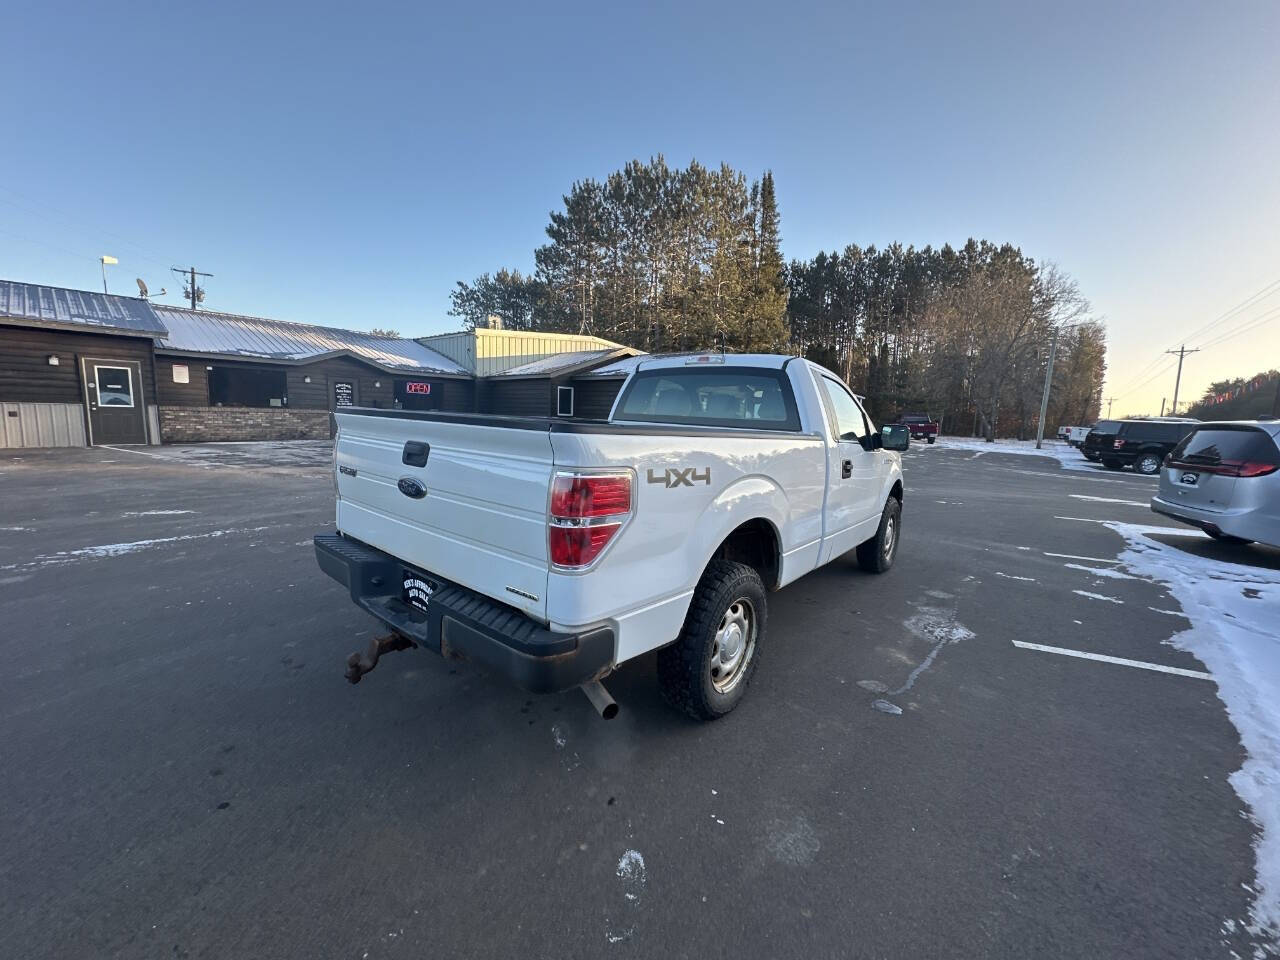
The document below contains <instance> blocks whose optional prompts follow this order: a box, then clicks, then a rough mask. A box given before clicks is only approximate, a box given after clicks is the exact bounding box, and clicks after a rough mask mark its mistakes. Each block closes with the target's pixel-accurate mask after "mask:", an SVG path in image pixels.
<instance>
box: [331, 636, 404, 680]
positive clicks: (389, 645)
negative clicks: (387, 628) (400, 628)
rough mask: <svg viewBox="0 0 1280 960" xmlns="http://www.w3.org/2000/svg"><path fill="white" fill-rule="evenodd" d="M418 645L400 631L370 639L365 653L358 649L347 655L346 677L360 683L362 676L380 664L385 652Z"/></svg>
mask: <svg viewBox="0 0 1280 960" xmlns="http://www.w3.org/2000/svg"><path fill="white" fill-rule="evenodd" d="M416 646H417V644H416V643H414V642H413V641H412V640H410V639H409V638H408V637H405V636H401V635H400V634H398V633H389V634H387V635H386V636H385V637H374V638H373V639H372V640H370V641H369V646H368V647H366V648H365V651H364V653H360V652H359V651H357V652H355V653H353V654H351V656H349V657H347V673H346V677H347V680H348V682H350V683H359V682H360V678H361V677H363V676H364V675H365V674H366V673H368V672H369V671H370V670H372V669H373V668H374V667H376V666H377V665H378V658H379V657H381V656H382V655H383V654H384V653H394V652H395V651H397V650H408V649H409V648H410V647H416Z"/></svg>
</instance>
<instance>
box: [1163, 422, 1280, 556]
mask: <svg viewBox="0 0 1280 960" xmlns="http://www.w3.org/2000/svg"><path fill="white" fill-rule="evenodd" d="M1278 444H1280V421H1275V420H1266V421H1259V420H1232V421H1225V422H1215V423H1201V424H1197V425H1196V426H1195V428H1194V429H1193V430H1192V432H1191V434H1190V435H1189V436H1187V437H1186V438H1185V439H1184V440H1183V441H1182V442H1181V443H1179V444H1178V446H1177V447H1176V448H1175V449H1174V450H1173V452H1172V453H1171V454H1170V455H1169V458H1168V459H1167V460H1166V461H1165V463H1164V469H1163V470H1162V471H1161V473H1160V490H1159V492H1157V493H1156V495H1155V496H1154V497H1152V498H1151V509H1152V510H1154V511H1155V512H1156V513H1161V514H1164V515H1165V516H1167V517H1172V518H1173V519H1175V520H1180V521H1181V522H1183V523H1188V524H1190V525H1191V526H1193V527H1199V528H1200V529H1201V530H1203V531H1204V532H1205V533H1207V534H1209V536H1211V537H1214V538H1215V539H1218V540H1223V541H1226V542H1230V543H1252V542H1254V541H1257V542H1259V543H1265V544H1268V545H1270V546H1273V547H1280V447H1278Z"/></svg>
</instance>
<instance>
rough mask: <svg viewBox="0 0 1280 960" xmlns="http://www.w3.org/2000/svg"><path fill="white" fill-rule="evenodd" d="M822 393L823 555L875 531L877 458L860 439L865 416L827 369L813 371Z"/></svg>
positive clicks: (877, 518) (866, 430) (864, 431)
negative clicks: (825, 431)
mask: <svg viewBox="0 0 1280 960" xmlns="http://www.w3.org/2000/svg"><path fill="white" fill-rule="evenodd" d="M817 379H818V380H819V382H820V386H821V388H822V392H823V393H824V395H825V399H826V406H827V418H828V421H829V422H830V423H831V433H832V436H834V437H837V438H839V439H838V440H837V441H836V443H835V445H834V446H832V447H831V448H830V450H831V453H832V457H833V459H834V462H833V463H832V465H831V470H830V471H829V472H828V477H829V482H830V488H829V489H828V490H827V510H826V518H825V519H826V523H825V528H826V539H825V542H824V544H823V557H822V560H823V561H826V560H830V559H831V558H833V557H838V556H840V555H841V554H843V553H847V552H848V551H850V550H852V549H853V548H854V547H856V546H857V545H858V544H860V543H862V541H864V540H866V539H867V538H868V537H871V536H873V535H874V534H875V532H876V527H877V525H878V524H879V522H880V509H879V507H880V502H879V501H880V487H881V485H882V484H881V479H880V457H878V456H877V455H876V453H875V451H872V450H867V449H866V448H864V447H863V446H862V441H863V440H864V439H865V438H866V437H868V436H869V435H870V433H871V428H870V425H869V424H868V423H867V418H866V416H865V415H864V414H863V412H862V408H861V407H859V406H858V401H857V400H855V399H854V398H853V394H851V393H850V392H849V390H848V388H847V387H845V385H844V384H843V383H841V382H840V381H839V380H836V379H835V378H833V377H829V376H827V375H826V374H820V375H818V377H817Z"/></svg>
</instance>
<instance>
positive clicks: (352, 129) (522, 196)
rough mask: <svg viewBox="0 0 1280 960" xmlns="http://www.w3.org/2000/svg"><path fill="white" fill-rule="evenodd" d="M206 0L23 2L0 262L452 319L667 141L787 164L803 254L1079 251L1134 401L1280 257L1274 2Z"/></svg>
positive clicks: (89, 279)
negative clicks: (173, 268)
mask: <svg viewBox="0 0 1280 960" xmlns="http://www.w3.org/2000/svg"><path fill="white" fill-rule="evenodd" d="M201 6H202V8H203V9H201V11H200V12H199V13H198V14H188V13H185V12H183V10H182V9H181V7H182V5H180V4H171V3H169V4H159V3H157V4H135V3H129V2H117V3H106V4H103V3H91V4H90V3H85V4H79V3H77V4H66V3H59V2H56V0H55V2H45V3H39V4H25V5H23V6H22V7H21V8H20V9H10V11H9V13H8V14H7V16H6V31H5V33H6V40H5V46H4V49H5V52H4V56H3V58H0V105H2V106H3V108H4V116H5V118H6V119H5V128H6V131H7V134H8V137H7V143H6V144H5V146H4V149H3V151H2V152H0V276H3V277H7V278H12V279H21V280H30V281H37V282H42V283H50V284H57V285H65V286H72V287H87V288H90V289H92V288H95V287H97V286H99V285H100V276H99V272H98V271H99V268H98V264H97V262H96V258H97V257H98V256H99V255H100V254H103V253H107V254H112V255H114V256H116V257H118V258H119V259H120V265H119V266H118V267H114V268H109V269H110V271H111V274H110V275H111V280H112V283H113V290H116V291H121V292H132V291H133V290H134V289H135V288H134V284H133V278H134V276H142V277H143V278H145V279H146V280H147V282H148V283H149V284H150V285H151V287H152V289H153V290H154V289H158V288H159V287H161V286H166V285H167V286H168V287H169V288H170V289H171V290H177V289H178V287H179V284H178V283H177V282H176V280H175V278H173V277H172V276H171V275H170V274H169V273H168V271H167V268H168V267H169V266H170V265H171V264H190V263H194V264H196V265H197V266H198V267H200V268H201V269H204V270H208V271H210V272H212V273H214V274H216V276H215V277H214V278H213V279H212V280H211V281H209V282H208V284H207V287H208V291H209V299H208V301H207V304H206V305H207V306H208V307H210V308H212V309H223V310H230V311H236V312H243V313H249V314H257V315H265V316H273V317H279V318H282V319H293V320H304V321H314V322H319V323H328V324H338V325H344V326H350V327H355V328H367V327H369V326H374V325H378V326H393V327H396V328H398V329H399V330H401V331H402V332H404V333H407V334H414V335H417V334H423V333H429V332H437V331H440V330H444V329H449V328H451V327H452V326H454V325H455V321H454V320H453V319H452V318H450V317H448V316H447V315H446V310H447V309H448V292H449V290H450V289H451V288H452V286H453V284H454V282H455V281H456V280H459V279H470V278H472V277H474V276H475V275H476V274H478V273H480V272H482V271H485V270H492V269H495V268H497V267H499V266H504V265H507V266H512V267H519V268H522V269H528V268H529V267H530V266H531V265H532V250H533V248H534V247H535V246H536V245H537V244H539V243H540V242H542V239H543V233H542V231H543V228H544V226H545V224H546V221H547V214H548V211H550V210H551V209H552V208H554V207H556V206H557V205H558V203H559V198H560V196H561V194H562V193H563V192H564V191H565V190H566V189H567V187H568V186H569V184H570V183H571V182H572V181H573V180H574V179H577V178H582V177H587V176H596V177H599V176H604V175H606V174H607V173H609V172H610V171H611V170H614V169H616V168H618V167H620V166H621V165H622V164H623V163H624V162H625V161H626V160H628V159H630V158H635V157H648V156H650V155H652V154H655V153H658V152H662V153H665V154H666V156H667V158H668V159H669V160H670V161H671V162H673V163H676V164H683V163H685V162H687V161H688V160H689V159H690V158H693V157H696V158H697V159H699V160H701V161H703V162H704V163H709V164H718V163H719V162H721V161H726V162H728V163H730V164H732V165H733V166H735V167H737V168H739V169H741V170H743V171H744V172H746V173H747V174H748V175H749V176H758V175H759V174H760V173H761V172H762V171H763V170H765V169H767V168H768V169H772V170H773V171H774V174H775V177H776V179H777V186H778V195H779V202H780V205H781V212H782V229H783V246H784V252H785V253H786V255H787V256H788V257H808V256H811V255H812V254H814V253H815V252H817V251H818V250H819V249H821V248H826V249H831V248H835V247H839V246H843V245H845V244H847V243H850V242H857V243H860V244H870V243H875V244H880V245H883V244H885V243H888V242H892V241H894V240H898V241H902V242H904V243H914V244H917V245H919V244H925V243H933V244H940V243H943V242H946V241H951V242H953V243H962V242H963V241H964V240H965V239H966V238H967V237H969V236H976V237H985V238H987V239H990V240H993V241H1004V240H1008V241H1011V242H1014V243H1016V244H1019V245H1020V246H1021V247H1022V248H1023V249H1024V250H1025V251H1026V252H1028V253H1029V254H1031V255H1032V256H1035V257H1037V258H1042V259H1049V260H1054V261H1057V262H1058V263H1059V264H1060V265H1061V266H1062V267H1063V268H1064V269H1066V270H1067V271H1068V272H1070V273H1071V274H1073V275H1074V276H1075V277H1076V278H1077V280H1078V281H1079V282H1080V285H1081V288H1082V290H1083V292H1084V293H1085V294H1086V295H1087V296H1088V297H1089V298H1090V299H1091V300H1092V302H1093V304H1094V307H1095V310H1096V311H1097V312H1098V313H1100V314H1103V315H1105V317H1106V318H1107V320H1108V323H1109V326H1110V330H1111V333H1112V339H1111V351H1112V356H1111V365H1112V374H1111V378H1110V380H1109V383H1108V392H1109V393H1119V392H1122V388H1126V387H1130V389H1129V390H1128V394H1127V396H1126V397H1125V399H1123V400H1122V401H1118V402H1117V409H1116V412H1117V413H1123V412H1127V408H1130V407H1132V409H1134V410H1135V411H1136V410H1139V409H1142V408H1144V406H1151V407H1154V406H1158V403H1159V398H1160V397H1161V396H1163V395H1167V394H1169V393H1171V392H1172V374H1168V376H1167V377H1163V378H1160V379H1158V380H1157V381H1155V382H1153V383H1152V384H1150V385H1148V386H1146V387H1138V388H1132V387H1131V383H1132V382H1136V381H1138V380H1141V379H1142V370H1143V368H1144V367H1145V366H1146V365H1148V364H1149V363H1150V362H1151V361H1152V360H1153V359H1155V358H1156V357H1157V356H1158V355H1159V350H1160V349H1162V348H1163V347H1165V346H1170V345H1172V343H1173V342H1174V341H1175V340H1176V339H1177V337H1178V336H1179V334H1180V333H1181V332H1184V331H1192V330H1194V329H1195V328H1196V327H1199V326H1201V325H1203V324H1204V323H1207V322H1208V321H1209V320H1212V319H1213V318H1214V317H1215V316H1216V315H1218V314H1219V313H1221V312H1222V311H1223V310H1225V309H1226V308H1228V307H1231V306H1232V305H1234V304H1236V303H1237V302H1239V301H1241V300H1243V299H1244V298H1245V297H1247V296H1248V295H1249V294H1251V293H1253V292H1254V291H1255V290H1258V289H1261V288H1262V287H1263V286H1264V284H1266V283H1268V282H1270V281H1272V280H1275V279H1280V176H1277V157H1278V155H1280V56H1278V54H1277V49H1278V47H1280V4H1277V3H1274V2H1259V3H1222V4H1201V3H1195V4H1179V3H1152V4H1149V5H1145V6H1142V5H1138V4H1129V3H1122V4H1115V3H1102V4H1097V5H1092V6H1089V7H1085V6H1083V5H1080V4H1053V5H1038V4H1026V3H1008V4H995V5H984V6H982V7H981V8H980V9H975V10H970V9H968V7H969V5H968V4H953V3H938V4H935V5H930V6H906V5H903V4H886V5H884V6H883V7H859V6H855V5H853V4H846V3H832V4H829V5H824V6H817V5H815V6H809V7H805V6H801V5H793V4H780V3H771V4H768V5H753V4H747V3H732V4H722V5H714V6H713V5H710V4H685V3H679V4H670V5H662V4H646V5H634V4H631V5H626V6H622V5H616V4H609V3H600V2H596V3H591V4H582V5H578V6H567V5H566V6H556V7H552V6H550V5H544V4H526V3H521V4H507V5H500V4H495V5H492V6H488V5H472V6H470V7H468V8H466V9H463V5H461V4H456V5H449V6H451V7H453V9H445V10H433V9H431V7H430V6H429V5H424V4H417V3H415V4H403V5H400V6H391V5H385V4H379V3H359V4H352V3H343V4H313V3H307V4H303V3H289V2H286V3H277V4H271V5H267V4H261V3H252V4H249V3H235V2H219V3H214V4H203V5H201ZM1037 7H1039V8H1040V9H1037ZM167 299H168V300H169V302H172V301H173V300H174V297H172V296H170V297H169V298H167ZM1277 304H1280V295H1277V296H1275V297H1273V298H1272V299H1271V300H1269V301H1265V302H1264V303H1262V304H1261V305H1259V306H1258V308H1257V310H1258V311H1261V310H1262V309H1263V307H1269V306H1272V305H1277ZM1233 322H1234V321H1233ZM1230 326H1231V324H1230V323H1228V324H1224V325H1222V326H1221V327H1220V328H1219V329H1226V328H1228V327H1230ZM1278 330H1280V322H1277V323H1275V324H1271V325H1269V326H1263V327H1262V328H1260V330H1258V331H1256V332H1255V333H1252V334H1247V335H1243V336H1241V337H1237V338H1235V339H1234V340H1232V341H1228V342H1227V343H1224V344H1223V345H1222V346H1221V347H1215V348H1212V350H1206V351H1205V352H1204V353H1202V354H1198V355H1196V357H1195V358H1193V360H1191V361H1188V371H1187V375H1186V377H1185V382H1184V392H1183V396H1184V397H1186V396H1187V391H1188V390H1192V391H1198V389H1199V388H1200V387H1202V386H1203V385H1204V383H1205V382H1207V381H1208V380H1209V379H1210V378H1211V377H1213V376H1221V375H1228V374H1246V373H1252V372H1254V371H1255V370H1256V369H1258V368H1259V367H1262V366H1265V365H1276V364H1278V363H1280V333H1277V331H1278ZM1165 341H1169V342H1168V343H1166V342H1165ZM1152 370H1153V372H1155V371H1158V370H1159V368H1158V367H1154V368H1152ZM1166 379H1167V380H1168V381H1169V382H1168V383H1167V384H1166V383H1165V380H1166Z"/></svg>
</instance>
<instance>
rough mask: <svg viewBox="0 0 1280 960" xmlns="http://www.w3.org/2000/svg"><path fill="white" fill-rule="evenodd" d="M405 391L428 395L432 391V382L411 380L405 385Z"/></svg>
mask: <svg viewBox="0 0 1280 960" xmlns="http://www.w3.org/2000/svg"><path fill="white" fill-rule="evenodd" d="M404 392H405V393H420V394H422V395H423V396H426V395H427V394H429V393H430V392H431V384H429V383H423V382H422V381H420V380H409V381H407V382H406V383H405V385H404Z"/></svg>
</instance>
